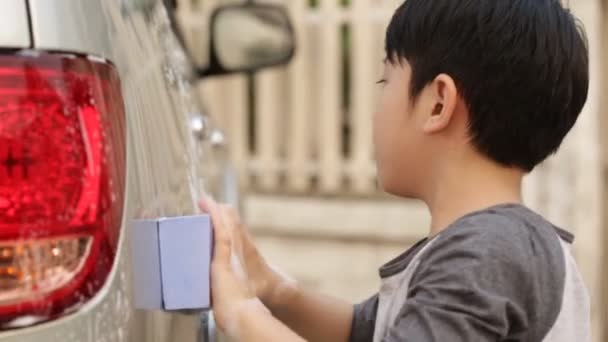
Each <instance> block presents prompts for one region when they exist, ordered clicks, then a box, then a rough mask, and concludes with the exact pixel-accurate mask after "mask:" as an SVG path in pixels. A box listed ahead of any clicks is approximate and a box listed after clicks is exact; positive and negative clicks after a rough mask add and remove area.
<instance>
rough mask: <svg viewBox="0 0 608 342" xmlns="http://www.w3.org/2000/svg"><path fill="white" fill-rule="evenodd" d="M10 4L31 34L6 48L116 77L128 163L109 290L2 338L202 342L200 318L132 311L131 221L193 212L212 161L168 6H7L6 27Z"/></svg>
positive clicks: (93, 0)
mask: <svg viewBox="0 0 608 342" xmlns="http://www.w3.org/2000/svg"><path fill="white" fill-rule="evenodd" d="M24 5H27V6H24ZM5 6H9V7H10V9H11V11H12V12H11V13H14V17H13V18H11V20H12V22H13V23H20V22H21V23H26V24H27V25H26V27H28V31H27V35H23V34H22V33H19V29H18V28H15V33H14V34H11V35H10V37H9V35H8V34H5V35H1V34H0V48H15V47H29V48H31V49H33V50H36V51H46V52H61V53H66V54H73V55H74V56H75V57H76V58H82V56H86V57H87V58H93V59H95V58H97V59H99V61H100V62H104V61H105V62H107V63H111V64H112V65H113V66H114V67H115V68H116V69H117V71H118V75H119V77H120V79H121V84H122V95H123V99H124V102H125V103H124V104H125V115H126V126H127V135H126V139H127V145H126V153H127V159H126V160H127V161H126V189H125V196H124V203H122V204H123V206H124V207H123V219H122V231H121V234H120V240H119V243H118V250H117V253H116V257H115V260H114V265H113V268H112V271H111V273H110V275H109V276H108V278H107V281H106V283H105V285H104V286H103V287H102V288H101V290H99V292H98V293H97V294H96V295H95V296H94V297H93V298H92V299H90V300H87V301H86V302H85V303H83V304H82V306H81V307H80V308H79V309H78V311H77V312H75V313H72V314H69V315H66V316H64V317H60V318H58V319H55V320H53V321H50V322H46V323H42V324H38V325H33V326H30V327H25V328H19V329H13V330H5V331H1V332H0V341H2V342H12V341H15V342H16V341H20V342H30V341H32V342H33V341H66V342H70V341H83V342H88V341H90V342H93V341H95V342H102V341H138V342H140V341H156V342H165V341H167V342H168V341H201V339H200V336H199V333H200V332H199V324H200V319H201V315H200V314H199V313H163V312H144V311H138V310H135V309H134V308H133V307H132V303H131V298H132V295H131V291H132V289H131V273H130V272H131V270H130V267H129V262H128V257H129V256H128V254H129V251H128V249H127V246H128V243H126V242H125V238H126V237H127V234H125V229H126V227H127V225H128V222H129V221H130V220H131V219H133V218H153V217H162V216H175V215H187V214H192V213H195V212H196V201H197V199H198V198H199V196H200V193H199V192H200V191H201V190H200V188H201V183H200V179H201V177H202V176H203V175H204V172H203V170H201V168H200V166H199V165H200V164H201V163H204V162H205V161H201V160H198V159H197V157H198V156H200V154H198V153H199V152H200V149H201V148H205V146H202V147H201V146H199V144H197V142H196V141H195V139H194V136H193V134H192V132H191V131H190V127H189V122H190V120H191V119H192V117H191V116H192V115H193V113H199V112H200V110H199V106H198V104H197V102H196V100H195V98H194V97H193V91H192V89H191V84H190V82H189V79H188V78H189V73H190V70H189V63H188V61H187V60H186V58H185V55H184V53H183V51H182V50H181V47H180V46H179V44H178V43H177V40H176V38H175V36H174V34H173V32H172V30H171V26H170V23H169V19H168V17H167V13H166V10H165V8H164V6H162V4H161V3H160V2H158V1H149V0H133V1H129V0H123V1H119V0H112V1H98V0H62V1H48V0H30V1H29V3H28V4H26V3H25V1H16V0H3V2H2V3H0V13H1V14H0V19H1V18H3V17H4V16H6V13H7V12H6V11H4V9H5ZM9 7H7V8H9ZM23 11H25V12H26V13H27V12H28V11H29V14H30V17H29V18H30V22H29V23H28V20H27V17H25V18H24V19H23V20H21V19H19V18H23V17H22V16H23V14H24V12H23ZM18 17H19V18H18ZM19 25H21V24H19ZM19 25H16V26H19ZM0 26H2V27H3V25H2V24H0ZM29 27H31V32H30V29H29ZM30 33H31V34H30ZM30 37H31V39H32V40H33V41H30ZM11 44H12V45H11ZM4 53H12V52H11V51H10V50H6V51H5V52H4ZM0 119H1V118H0ZM203 145H204V144H203ZM209 162H212V161H209Z"/></svg>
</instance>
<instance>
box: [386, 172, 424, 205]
mask: <svg viewBox="0 0 608 342" xmlns="http://www.w3.org/2000/svg"><path fill="white" fill-rule="evenodd" d="M405 183H406V182H405V180H404V179H396V180H395V179H390V178H389V177H383V176H381V175H378V186H379V187H380V190H382V191H383V192H386V193H387V194H390V195H393V196H397V197H401V198H413V199H418V198H419V196H418V193H417V191H416V190H415V189H414V187H413V186H408V184H405Z"/></svg>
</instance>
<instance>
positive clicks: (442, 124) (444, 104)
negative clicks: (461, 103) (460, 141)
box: [423, 74, 458, 134]
mask: <svg viewBox="0 0 608 342" xmlns="http://www.w3.org/2000/svg"><path fill="white" fill-rule="evenodd" d="M429 90H430V92H431V94H430V95H431V100H432V103H431V108H430V113H429V115H428V116H427V118H426V121H425V123H424V126H423V131H424V132H425V133H428V134H433V133H437V132H440V131H443V130H444V129H445V128H446V127H448V125H449V124H450V121H451V120H452V117H453V116H454V111H455V109H456V102H457V101H458V90H457V89H456V83H455V82H454V79H452V77H450V76H449V75H446V74H440V75H438V76H437V77H435V79H434V80H433V82H432V83H431V84H430V85H429Z"/></svg>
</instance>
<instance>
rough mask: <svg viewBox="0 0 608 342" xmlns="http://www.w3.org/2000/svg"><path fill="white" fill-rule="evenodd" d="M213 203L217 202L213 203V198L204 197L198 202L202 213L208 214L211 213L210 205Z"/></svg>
mask: <svg viewBox="0 0 608 342" xmlns="http://www.w3.org/2000/svg"><path fill="white" fill-rule="evenodd" d="M211 202H215V201H213V199H212V198H211V197H207V196H204V197H203V198H202V199H201V200H200V201H199V202H198V207H199V208H200V209H201V211H202V212H204V213H207V214H208V213H209V205H210V203H211Z"/></svg>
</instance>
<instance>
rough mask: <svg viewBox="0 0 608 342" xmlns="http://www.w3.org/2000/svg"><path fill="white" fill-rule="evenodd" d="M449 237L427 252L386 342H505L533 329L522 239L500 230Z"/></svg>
mask: <svg viewBox="0 0 608 342" xmlns="http://www.w3.org/2000/svg"><path fill="white" fill-rule="evenodd" d="M446 235H447V236H439V237H438V238H437V241H435V242H434V243H433V244H432V245H430V246H429V249H427V250H426V251H425V252H424V254H423V256H422V258H421V260H420V263H419V264H418V267H417V269H416V271H415V273H414V276H413V278H412V279H411V283H410V286H409V291H408V293H407V296H408V298H407V300H406V301H405V304H404V306H403V307H402V308H401V310H400V313H399V315H398V317H397V319H396V321H395V322H394V323H393V324H392V325H391V327H390V328H389V330H388V331H387V335H386V337H385V338H384V339H383V342H408V341H415V342H439V341H442V342H443V341H451V342H459V341H467V342H473V341H501V340H502V339H503V338H504V337H506V336H507V334H513V332H514V331H518V329H521V331H524V330H525V328H526V326H527V325H528V313H527V307H526V305H527V304H526V301H527V298H528V295H529V294H530V293H529V290H530V286H529V285H530V281H529V280H530V271H529V268H528V267H527V266H526V258H528V257H529V254H528V252H527V249H526V248H524V247H521V248H520V246H521V243H522V241H514V239H517V237H514V236H513V235H511V234H509V233H508V232H505V231H501V230H500V228H499V227H498V228H497V229H492V228H488V227H483V229H480V227H459V228H458V230H457V232H450V233H449V234H446ZM527 243H528V244H529V242H527ZM368 341H371V340H368Z"/></svg>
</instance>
